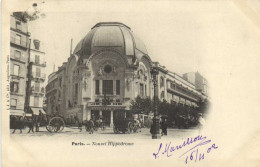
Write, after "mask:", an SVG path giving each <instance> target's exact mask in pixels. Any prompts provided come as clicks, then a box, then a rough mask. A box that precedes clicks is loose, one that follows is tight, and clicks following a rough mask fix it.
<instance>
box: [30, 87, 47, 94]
mask: <svg viewBox="0 0 260 167" xmlns="http://www.w3.org/2000/svg"><path fill="white" fill-rule="evenodd" d="M44 92H45V91H44V87H32V93H34V94H41V95H43V94H44Z"/></svg>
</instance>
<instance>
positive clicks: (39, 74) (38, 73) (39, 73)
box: [36, 68, 41, 77]
mask: <svg viewBox="0 0 260 167" xmlns="http://www.w3.org/2000/svg"><path fill="white" fill-rule="evenodd" d="M36 76H37V77H41V68H36Z"/></svg>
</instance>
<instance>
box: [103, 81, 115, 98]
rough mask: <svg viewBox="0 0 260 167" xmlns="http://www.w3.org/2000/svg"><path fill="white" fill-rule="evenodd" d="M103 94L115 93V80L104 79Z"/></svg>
mask: <svg viewBox="0 0 260 167" xmlns="http://www.w3.org/2000/svg"><path fill="white" fill-rule="evenodd" d="M103 94H107V95H113V80H103Z"/></svg>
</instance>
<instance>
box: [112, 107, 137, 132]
mask: <svg viewBox="0 0 260 167" xmlns="http://www.w3.org/2000/svg"><path fill="white" fill-rule="evenodd" d="M113 129H114V133H120V132H122V133H132V132H137V131H138V129H140V130H141V123H140V122H139V121H137V120H135V119H134V118H133V117H132V113H131V111H128V110H115V111H114V127H113Z"/></svg>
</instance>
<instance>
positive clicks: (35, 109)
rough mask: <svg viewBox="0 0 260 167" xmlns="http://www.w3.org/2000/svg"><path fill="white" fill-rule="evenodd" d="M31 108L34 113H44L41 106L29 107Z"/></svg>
mask: <svg viewBox="0 0 260 167" xmlns="http://www.w3.org/2000/svg"><path fill="white" fill-rule="evenodd" d="M31 110H32V112H33V114H34V115H39V114H40V112H41V113H42V114H46V113H45V111H44V110H43V109H42V108H35V107H31Z"/></svg>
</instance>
